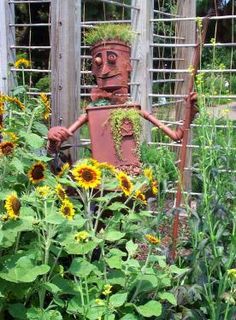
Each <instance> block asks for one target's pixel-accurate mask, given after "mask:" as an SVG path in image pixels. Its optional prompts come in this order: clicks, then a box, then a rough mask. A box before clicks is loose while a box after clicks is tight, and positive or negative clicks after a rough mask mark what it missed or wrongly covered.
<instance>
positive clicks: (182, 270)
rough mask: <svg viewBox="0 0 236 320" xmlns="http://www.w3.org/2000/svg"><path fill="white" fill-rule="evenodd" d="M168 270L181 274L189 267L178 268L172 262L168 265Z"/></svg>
mask: <svg viewBox="0 0 236 320" xmlns="http://www.w3.org/2000/svg"><path fill="white" fill-rule="evenodd" d="M169 270H170V272H171V273H174V274H178V275H183V274H184V273H187V272H188V271H189V268H184V269H180V268H178V267H177V266H175V265H174V264H173V265H171V266H170V269H169Z"/></svg>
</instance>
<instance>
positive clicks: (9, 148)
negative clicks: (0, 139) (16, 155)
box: [1, 142, 13, 155]
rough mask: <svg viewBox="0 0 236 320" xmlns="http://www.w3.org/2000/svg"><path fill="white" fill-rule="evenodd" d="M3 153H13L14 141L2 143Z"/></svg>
mask: <svg viewBox="0 0 236 320" xmlns="http://www.w3.org/2000/svg"><path fill="white" fill-rule="evenodd" d="M1 149H2V153H3V154H4V155H9V154H11V153H12V150H13V144H12V143H10V142H9V143H6V144H4V145H2V148H1Z"/></svg>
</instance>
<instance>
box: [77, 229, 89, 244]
mask: <svg viewBox="0 0 236 320" xmlns="http://www.w3.org/2000/svg"><path fill="white" fill-rule="evenodd" d="M88 237H89V233H88V232H87V231H85V230H84V231H80V232H77V233H76V235H75V240H76V241H78V242H80V241H82V242H83V241H86V240H87V239H88Z"/></svg>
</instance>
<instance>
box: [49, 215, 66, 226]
mask: <svg viewBox="0 0 236 320" xmlns="http://www.w3.org/2000/svg"><path fill="white" fill-rule="evenodd" d="M44 221H45V222H47V223H50V224H55V225H57V224H62V223H65V218H64V217H63V216H62V215H61V214H59V213H58V212H54V213H51V214H48V215H47V217H46V218H45V219H44Z"/></svg>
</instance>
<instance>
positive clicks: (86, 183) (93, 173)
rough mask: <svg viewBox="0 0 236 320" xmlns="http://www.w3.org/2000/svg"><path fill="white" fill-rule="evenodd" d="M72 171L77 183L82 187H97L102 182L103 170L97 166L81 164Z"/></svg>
mask: <svg viewBox="0 0 236 320" xmlns="http://www.w3.org/2000/svg"><path fill="white" fill-rule="evenodd" d="M71 172H72V175H73V177H74V179H75V181H76V182H77V184H78V185H79V186H80V187H82V188H85V189H88V188H96V187H98V186H99V184H100V183H101V171H100V170H99V169H98V168H97V167H95V166H92V165H88V164H79V165H77V166H76V167H75V168H74V169H73V170H72V171H71Z"/></svg>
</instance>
